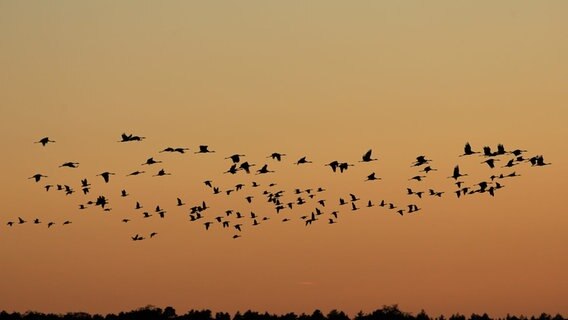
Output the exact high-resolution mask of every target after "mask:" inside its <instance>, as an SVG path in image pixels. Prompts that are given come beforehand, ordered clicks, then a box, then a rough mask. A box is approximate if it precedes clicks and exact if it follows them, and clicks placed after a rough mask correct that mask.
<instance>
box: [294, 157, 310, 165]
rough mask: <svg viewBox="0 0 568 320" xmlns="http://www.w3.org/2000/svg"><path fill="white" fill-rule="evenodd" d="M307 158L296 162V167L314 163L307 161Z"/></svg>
mask: <svg viewBox="0 0 568 320" xmlns="http://www.w3.org/2000/svg"><path fill="white" fill-rule="evenodd" d="M306 158H307V157H301V158H300V159H298V161H296V162H295V164H296V165H299V164H305V163H312V162H311V161H309V160H307V159H306Z"/></svg>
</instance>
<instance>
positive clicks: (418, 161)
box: [412, 156, 432, 167]
mask: <svg viewBox="0 0 568 320" xmlns="http://www.w3.org/2000/svg"><path fill="white" fill-rule="evenodd" d="M430 161H432V160H428V159H426V156H418V157H416V161H415V162H413V163H412V166H413V167H419V166H421V165H423V164H426V163H429V162H430Z"/></svg>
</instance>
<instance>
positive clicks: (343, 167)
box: [339, 162, 354, 173]
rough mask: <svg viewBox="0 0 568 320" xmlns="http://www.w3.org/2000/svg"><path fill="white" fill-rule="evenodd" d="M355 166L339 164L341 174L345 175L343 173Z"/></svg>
mask: <svg viewBox="0 0 568 320" xmlns="http://www.w3.org/2000/svg"><path fill="white" fill-rule="evenodd" d="M353 166H354V165H353V164H349V163H347V162H342V163H340V164H339V172H340V173H343V171H345V170H347V169H348V168H349V167H353Z"/></svg>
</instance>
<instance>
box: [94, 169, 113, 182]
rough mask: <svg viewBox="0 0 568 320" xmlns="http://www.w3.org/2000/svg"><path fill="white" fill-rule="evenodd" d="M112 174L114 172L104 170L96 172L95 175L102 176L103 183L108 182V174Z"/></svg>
mask: <svg viewBox="0 0 568 320" xmlns="http://www.w3.org/2000/svg"><path fill="white" fill-rule="evenodd" d="M113 175H115V173H113V172H108V171H105V172H103V173H100V174H97V176H101V177H103V179H104V181H105V183H108V182H109V180H110V176H113Z"/></svg>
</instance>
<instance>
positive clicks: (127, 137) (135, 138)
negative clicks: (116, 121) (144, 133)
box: [118, 133, 146, 142]
mask: <svg viewBox="0 0 568 320" xmlns="http://www.w3.org/2000/svg"><path fill="white" fill-rule="evenodd" d="M120 138H121V140H120V141H118V142H130V141H142V140H144V139H146V137H141V136H135V135H133V134H126V133H123V134H121V135H120Z"/></svg>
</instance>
